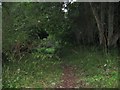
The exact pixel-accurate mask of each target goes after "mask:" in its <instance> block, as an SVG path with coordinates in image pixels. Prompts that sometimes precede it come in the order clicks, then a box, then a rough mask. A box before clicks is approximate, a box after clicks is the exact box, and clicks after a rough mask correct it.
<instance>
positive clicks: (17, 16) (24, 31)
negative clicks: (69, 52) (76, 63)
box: [2, 3, 120, 58]
mask: <svg viewBox="0 0 120 90" xmlns="http://www.w3.org/2000/svg"><path fill="white" fill-rule="evenodd" d="M62 5H63V3H3V7H2V9H3V17H2V21H3V55H4V56H5V55H7V56H10V57H12V58H15V57H16V58H18V57H19V58H20V57H22V56H24V55H25V54H26V53H34V55H36V57H41V53H47V54H52V55H53V54H56V53H57V52H58V51H60V50H59V49H60V48H62V47H63V46H65V45H67V46H71V45H72V46H76V45H78V46H80V45H98V46H99V45H101V46H103V47H104V49H108V47H109V48H112V47H115V46H117V45H118V46H119V45H120V30H119V29H120V27H119V21H118V20H119V8H120V5H119V3H73V4H69V6H68V7H67V8H68V13H67V14H66V15H67V18H65V16H64V15H65V13H64V12H62V10H61V8H62ZM36 52H37V53H36ZM38 52H39V53H38ZM48 57H50V56H49V55H48Z"/></svg>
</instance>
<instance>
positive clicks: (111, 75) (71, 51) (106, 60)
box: [3, 47, 119, 88]
mask: <svg viewBox="0 0 120 90" xmlns="http://www.w3.org/2000/svg"><path fill="white" fill-rule="evenodd" d="M61 51H62V53H61V60H56V59H53V58H51V59H46V60H40V59H37V60H35V59H34V58H33V57H32V56H29V57H28V56H26V57H24V58H23V59H22V60H21V61H14V62H10V63H8V64H6V65H3V85H4V86H3V87H4V88H19V87H23V88H27V87H31V88H54V87H55V86H56V85H57V84H59V83H60V78H61V75H62V68H61V63H64V64H67V65H71V66H73V67H75V68H76V73H75V75H76V77H77V83H78V87H80V86H79V83H80V82H81V80H83V81H84V82H85V84H86V85H87V86H88V87H94V88H98V87H99V88H100V87H102V88H106V87H107V88H113V87H115V88H116V87H118V58H119V57H118V55H117V52H116V51H115V50H114V51H111V52H110V53H108V54H105V53H104V52H103V51H101V50H99V49H98V48H95V47H85V48H83V47H82V48H81V47H76V48H73V47H72V48H64V49H63V50H61Z"/></svg>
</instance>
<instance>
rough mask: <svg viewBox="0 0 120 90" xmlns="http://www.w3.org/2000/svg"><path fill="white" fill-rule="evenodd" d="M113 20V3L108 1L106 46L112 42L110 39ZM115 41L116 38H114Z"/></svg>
mask: <svg viewBox="0 0 120 90" xmlns="http://www.w3.org/2000/svg"><path fill="white" fill-rule="evenodd" d="M113 20H114V5H113V3H109V10H108V46H110V45H111V44H112V42H111V39H114V38H112V36H113V24H114V23H113ZM115 41H116V39H115Z"/></svg>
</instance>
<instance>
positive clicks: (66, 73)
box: [56, 64, 88, 88]
mask: <svg viewBox="0 0 120 90" xmlns="http://www.w3.org/2000/svg"><path fill="white" fill-rule="evenodd" d="M62 68H63V74H62V76H61V82H60V83H59V84H58V85H57V86H56V87H57V88H88V86H86V83H85V82H84V81H82V80H81V81H80V82H79V83H77V79H78V77H77V76H75V73H76V71H77V70H76V68H75V67H73V66H70V65H66V64H63V65H62Z"/></svg>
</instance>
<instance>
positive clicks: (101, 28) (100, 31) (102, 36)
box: [90, 3, 104, 45]
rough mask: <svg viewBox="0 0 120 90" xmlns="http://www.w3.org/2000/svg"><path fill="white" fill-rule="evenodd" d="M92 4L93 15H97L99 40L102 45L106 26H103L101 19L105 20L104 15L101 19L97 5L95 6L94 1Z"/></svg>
mask: <svg viewBox="0 0 120 90" xmlns="http://www.w3.org/2000/svg"><path fill="white" fill-rule="evenodd" d="M90 6H91V9H92V12H93V15H94V16H95V20H96V22H97V27H98V30H99V42H100V45H102V44H103V42H104V28H103V25H102V23H101V21H102V22H103V19H104V17H103V15H102V20H100V18H99V15H98V13H97V11H96V9H95V7H93V5H92V3H90ZM101 14H103V13H101Z"/></svg>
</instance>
